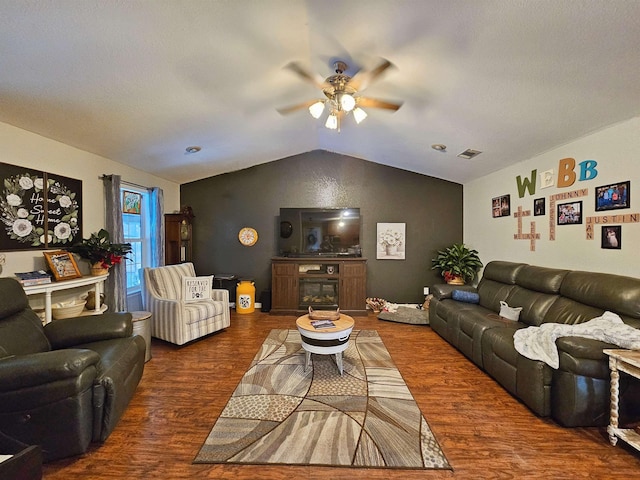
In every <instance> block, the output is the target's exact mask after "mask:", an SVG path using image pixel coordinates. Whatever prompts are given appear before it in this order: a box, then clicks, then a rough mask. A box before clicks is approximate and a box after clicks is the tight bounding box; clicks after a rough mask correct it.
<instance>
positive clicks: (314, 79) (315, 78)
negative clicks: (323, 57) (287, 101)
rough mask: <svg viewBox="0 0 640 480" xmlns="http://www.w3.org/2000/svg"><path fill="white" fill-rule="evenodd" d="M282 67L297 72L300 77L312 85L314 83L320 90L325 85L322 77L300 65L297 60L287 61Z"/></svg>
mask: <svg viewBox="0 0 640 480" xmlns="http://www.w3.org/2000/svg"><path fill="white" fill-rule="evenodd" d="M284 68H286V69H287V70H291V71H292V72H293V73H295V74H297V75H298V76H299V77H300V78H302V79H303V80H305V81H307V82H309V83H311V84H312V85H315V86H316V87H318V88H319V89H320V90H322V89H323V88H325V87H326V86H327V84H326V83H325V81H324V79H323V78H322V77H320V76H319V75H314V74H313V73H311V72H310V71H309V70H307V69H306V68H304V67H303V66H302V65H300V64H299V63H298V62H291V63H288V64H287V65H285V67H284Z"/></svg>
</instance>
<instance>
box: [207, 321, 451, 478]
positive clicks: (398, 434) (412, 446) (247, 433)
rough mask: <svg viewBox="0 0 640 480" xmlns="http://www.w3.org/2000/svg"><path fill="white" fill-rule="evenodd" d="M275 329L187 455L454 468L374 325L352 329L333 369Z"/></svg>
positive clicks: (329, 360)
mask: <svg viewBox="0 0 640 480" xmlns="http://www.w3.org/2000/svg"><path fill="white" fill-rule="evenodd" d="M311 358H312V362H313V366H312V368H311V367H310V368H308V369H307V371H306V372H305V371H304V363H305V353H304V350H303V349H302V346H301V343H300V334H299V333H298V331H297V330H280V329H278V330H272V331H271V333H270V334H269V335H268V336H267V338H266V339H265V341H264V343H263V345H262V347H261V348H260V350H259V351H258V353H257V354H256V356H255V357H254V359H253V361H252V362H251V366H250V367H249V369H248V371H247V372H246V373H245V374H244V376H243V377H242V380H241V381H240V384H239V385H238V387H237V388H236V389H235V391H234V392H233V394H232V396H231V398H230V399H229V402H228V403H227V405H226V406H225V408H224V410H223V411H222V413H221V414H220V417H219V418H218V420H217V422H216V424H215V425H214V427H213V429H212V430H211V433H210V434H209V436H208V437H207V439H206V441H205V442H204V445H203V446H202V448H201V449H200V452H199V453H198V455H197V456H196V458H195V459H194V463H222V464H253V465H256V464H259V465H318V466H332V467H356V468H405V469H451V467H450V465H449V463H448V462H447V459H446V458H445V456H444V454H443V453H442V450H441V448H440V445H439V444H438V442H437V440H436V439H435V437H434V435H433V433H432V432H431V430H430V428H429V426H428V424H427V422H426V420H425V419H424V417H423V415H422V412H420V409H419V408H418V406H417V404H416V402H415V400H414V399H413V396H412V395H411V392H410V391H409V389H408V387H407V385H406V383H405V382H404V380H403V378H402V376H401V375H400V372H399V371H398V369H397V368H396V367H395V365H394V363H393V361H392V360H391V356H390V355H389V352H388V351H387V349H386V347H385V346H384V343H382V340H381V339H380V337H379V336H378V333H377V332H376V331H375V330H354V331H353V332H352V333H351V338H350V341H349V345H348V347H347V349H346V350H345V351H344V352H343V369H344V373H343V375H342V376H340V373H339V372H338V369H337V367H336V364H335V361H334V356H333V355H316V354H313V355H311Z"/></svg>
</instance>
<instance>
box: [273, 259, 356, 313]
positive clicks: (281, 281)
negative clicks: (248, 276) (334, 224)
mask: <svg viewBox="0 0 640 480" xmlns="http://www.w3.org/2000/svg"><path fill="white" fill-rule="evenodd" d="M366 297H367V259H366V258H362V257H311V258H288V257H274V258H272V259H271V314H273V315H298V316H299V315H304V314H305V313H307V312H308V309H309V307H310V306H311V307H312V308H313V309H317V310H335V309H337V308H340V311H341V312H342V313H345V314H347V315H367V303H366Z"/></svg>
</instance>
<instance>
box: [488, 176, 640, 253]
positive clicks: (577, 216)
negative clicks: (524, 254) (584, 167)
mask: <svg viewBox="0 0 640 480" xmlns="http://www.w3.org/2000/svg"><path fill="white" fill-rule="evenodd" d="M571 193H572V194H577V196H586V195H587V193H588V190H587V189H583V190H579V191H575V192H571ZM560 198H570V197H568V196H564V195H562V194H558V195H552V196H551V197H550V209H551V210H552V211H551V212H549V214H550V217H549V221H550V230H551V231H550V239H551V240H555V226H556V225H558V226H560V225H580V224H583V223H584V219H585V218H586V221H587V222H586V223H587V235H588V237H587V238H588V239H590V238H593V237H592V232H593V230H592V227H591V225H592V224H590V222H594V223H600V222H602V223H607V225H603V226H602V227H601V248H603V249H613V250H619V249H621V248H622V225H616V223H634V222H635V223H638V220H637V218H638V215H640V214H635V213H634V214H629V215H626V216H625V215H617V214H615V213H613V214H611V215H607V214H605V215H599V216H593V217H589V216H585V212H584V209H583V202H582V200H579V201H570V202H566V201H565V202H563V203H555V202H556V200H557V199H560ZM554 207H555V208H554ZM518 208H519V209H520V208H521V207H518ZM627 208H631V182H630V181H629V180H626V181H621V182H616V183H612V184H607V185H601V186H599V187H596V188H595V205H594V209H595V212H607V211H616V210H622V209H627ZM524 213H525V214H526V215H529V214H530V213H528V212H524ZM546 214H547V208H546V198H545V197H541V198H536V199H534V200H533V215H534V216H541V215H546ZM510 215H511V201H510V195H501V196H499V197H494V198H492V199H491V216H492V217H493V218H499V217H505V216H510ZM514 216H516V217H519V215H518V214H514ZM554 217H555V218H554ZM626 217H629V218H626ZM518 221H519V222H521V221H522V219H521V218H520V217H519V218H518ZM532 225H533V223H532ZM521 227H522V226H521V225H520V223H519V228H521ZM524 238H529V237H528V236H527V235H525V234H523V233H522V232H521V231H520V230H518V234H515V235H514V239H524ZM531 250H532V251H533V250H534V247H533V246H532V248H531Z"/></svg>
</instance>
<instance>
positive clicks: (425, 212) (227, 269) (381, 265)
mask: <svg viewBox="0 0 640 480" xmlns="http://www.w3.org/2000/svg"><path fill="white" fill-rule="evenodd" d="M180 201H181V204H182V205H190V206H191V207H192V208H193V212H194V215H195V219H194V225H193V239H194V244H193V252H194V264H195V267H196V272H197V273H198V274H199V275H207V274H215V273H235V274H237V275H239V276H241V277H244V278H251V279H254V280H255V282H256V297H257V301H259V296H260V293H261V292H262V291H263V290H267V289H269V288H270V285H271V258H272V257H273V256H275V255H276V254H277V240H278V235H279V232H280V227H279V221H278V215H279V212H280V207H323V208H332V207H359V208H360V214H361V216H362V232H361V236H360V242H361V245H362V255H363V257H365V258H367V259H368V262H367V269H368V273H367V295H368V296H370V297H382V298H385V299H387V300H389V301H392V302H396V303H421V302H422V300H423V299H424V297H423V294H422V287H424V286H429V285H433V284H434V283H441V282H442V278H441V277H440V276H439V275H438V274H437V273H436V272H435V271H433V270H431V259H432V258H433V257H434V254H435V252H436V251H437V250H439V249H441V248H443V247H445V246H448V245H450V244H451V243H454V242H461V241H462V185H460V184H457V183H452V182H448V181H445V180H440V179H437V178H433V177H428V176H425V175H420V174H417V173H411V172H408V171H406V170H400V169H397V168H393V167H387V166H384V165H380V164H377V163H372V162H368V161H366V160H361V159H357V158H353V157H349V156H346V155H340V154H336V153H331V152H327V151H321V150H319V151H313V152H308V153H304V154H300V155H296V156H293V157H288V158H283V159H281V160H277V161H274V162H270V163H266V164H262V165H258V166H255V167H251V168H248V169H245V170H240V171H237V172H232V173H226V174H223V175H217V176H215V177H210V178H205V179H203V180H198V181H196V182H191V183H187V184H184V185H182V186H181V189H180ZM381 222H391V223H406V233H407V244H406V259H405V260H376V228H377V223H381ZM242 227H253V228H255V229H256V230H257V231H258V235H259V240H258V243H256V244H255V245H254V246H253V247H244V246H242V245H241V244H240V242H239V241H238V231H239V230H240V229H241V228H242Z"/></svg>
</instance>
